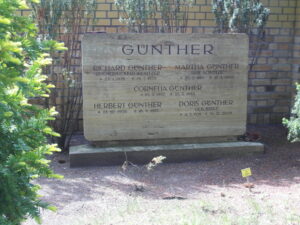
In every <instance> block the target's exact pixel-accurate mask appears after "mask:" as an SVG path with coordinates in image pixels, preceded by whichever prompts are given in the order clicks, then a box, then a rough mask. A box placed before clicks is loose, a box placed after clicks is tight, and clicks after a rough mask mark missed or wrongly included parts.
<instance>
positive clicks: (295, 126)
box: [282, 83, 300, 142]
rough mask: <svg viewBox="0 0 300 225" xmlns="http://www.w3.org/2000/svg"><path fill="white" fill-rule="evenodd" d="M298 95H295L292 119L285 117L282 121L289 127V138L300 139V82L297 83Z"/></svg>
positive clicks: (291, 139) (294, 140)
mask: <svg viewBox="0 0 300 225" xmlns="http://www.w3.org/2000/svg"><path fill="white" fill-rule="evenodd" d="M296 88H297V95H296V96H295V102H294V106H293V108H292V112H291V117H290V119H287V118H283V120H282V123H283V125H284V126H286V127H287V128H288V131H289V132H288V137H287V138H288V140H289V141H291V142H296V141H300V84H298V83H297V84H296Z"/></svg>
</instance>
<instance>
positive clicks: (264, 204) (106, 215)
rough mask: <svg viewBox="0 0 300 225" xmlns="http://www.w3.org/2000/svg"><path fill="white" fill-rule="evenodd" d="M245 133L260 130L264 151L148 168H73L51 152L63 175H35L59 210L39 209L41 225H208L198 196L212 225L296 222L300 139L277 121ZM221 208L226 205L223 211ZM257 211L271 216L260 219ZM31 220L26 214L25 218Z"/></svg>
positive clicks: (299, 197) (299, 194)
mask: <svg viewBox="0 0 300 225" xmlns="http://www.w3.org/2000/svg"><path fill="white" fill-rule="evenodd" d="M248 131H249V132H255V133H259V134H260V136H261V140H260V141H261V142H263V143H264V144H265V150H266V152H265V154H259V155H255V156H247V157H241V158H224V159H219V160H214V161H199V162H187V163H172V164H161V165H159V166H158V167H157V168H156V169H155V170H153V171H151V172H147V171H145V170H144V169H143V168H141V169H138V168H134V167H133V168H131V167H130V168H128V170H127V171H125V172H123V171H122V169H121V165H120V166H114V167H90V168H72V169H71V168H70V167H69V160H68V157H67V155H66V154H62V153H60V154H56V155H54V156H53V157H52V160H53V161H52V164H51V166H52V168H53V169H54V171H55V172H56V173H58V174H62V175H64V179H62V180H52V179H43V178H42V179H39V180H37V183H38V184H40V185H41V186H42V190H41V191H40V193H41V195H43V197H42V199H43V200H45V201H47V202H50V203H51V204H53V205H55V206H57V208H58V210H57V212H51V211H42V219H43V224H45V225H71V224H72V225H73V224H75V225H76V224H82V225H98V224H104V225H106V224H107V225H110V224H113V225H115V224H130V225H131V224H141V225H142V224H168V225H173V224H195V225H200V224H213V223H210V222H197V219H199V218H200V217H199V218H198V217H197V215H198V214H197V213H194V211H195V212H196V211H197V210H195V209H197V204H198V203H199V202H201V204H202V206H201V207H202V208H201V209H202V211H201V212H203V216H206V214H207V213H211V215H212V217H211V218H206V219H210V221H211V220H213V219H217V215H220V217H221V216H222V219H221V220H218V221H221V222H215V223H214V224H222V225H223V224H238V225H239V224H278V225H285V224H293V225H294V224H295V225H298V224H300V219H299V218H300V143H288V142H287V141H286V130H285V129H283V128H282V127H281V126H256V127H249V128H248ZM82 142H83V139H82V137H81V136H76V138H75V139H74V140H73V144H80V143H82ZM64 160H65V161H66V162H65V163H61V162H62V161H64ZM247 167H250V168H251V169H252V173H253V175H252V176H251V180H250V181H251V182H252V183H253V184H254V188H253V189H250V190H249V189H248V188H246V187H245V186H244V183H245V179H244V178H242V177H241V172H240V170H241V169H243V168H247ZM249 204H250V205H252V206H253V207H252V206H251V207H252V211H251V213H252V212H253V209H255V210H256V212H257V214H255V215H256V217H255V218H254V217H251V218H250V219H251V220H247V221H248V222H247V221H246V222H245V221H244V220H243V221H244V222H243V223H242V222H232V221H236V220H235V219H236V217H240V218H244V216H247V213H248V212H250V211H249V210H250V209H249V207H248V206H249ZM203 205H205V207H204V206H203ZM221 206H222V207H223V208H224V207H225V208H226V207H227V208H226V209H225V211H224V212H223V211H222V212H223V213H220V212H221V211H220V210H221V209H220V207H221ZM174 208H176V210H175V211H174ZM185 209H186V210H187V211H184V210H185ZM193 210H194V211H193ZM218 210H219V211H218ZM226 210H229V211H226ZM234 210H235V211H236V212H235V211H234ZM233 211H234V212H233ZM116 212H117V213H116ZM191 212H193V213H191ZM197 212H200V211H197ZM227 212H228V213H227ZM262 212H264V213H267V214H268V213H269V215H268V216H267V217H260V215H261V214H262ZM168 213H172V214H168ZM190 213H191V214H190ZM218 213H219V214H218ZM228 214H231V216H232V217H230V218H229V217H228V216H229V215H228ZM252 214H253V213H252ZM252 214H251V215H252ZM176 215H177V216H178V215H180V218H181V219H182V218H184V219H185V221H184V220H182V221H181V220H180V219H179V217H178V218H177V217H176ZM224 216H226V218H225V217H224ZM276 216H278V218H277V219H276V221H274V218H276ZM201 218H203V217H201ZM201 218H200V219H199V220H201ZM224 218H225V219H224ZM228 218H229V219H228ZM259 218H262V219H261V220H260V219H259ZM254 219H257V220H254ZM187 221H188V222H187ZM207 221H208V220H207ZM224 221H225V222H224ZM226 221H227V222H226ZM228 221H229V222H228ZM240 221H242V220H240ZM298 222H299V223H298ZM33 224H36V223H35V222H34V221H32V220H28V221H27V222H25V223H24V225H33Z"/></svg>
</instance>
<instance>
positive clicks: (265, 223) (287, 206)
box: [70, 196, 300, 225]
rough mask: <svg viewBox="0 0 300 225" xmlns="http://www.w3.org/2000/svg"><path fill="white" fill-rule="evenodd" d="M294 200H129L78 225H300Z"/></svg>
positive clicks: (138, 198) (84, 218)
mask: <svg viewBox="0 0 300 225" xmlns="http://www.w3.org/2000/svg"><path fill="white" fill-rule="evenodd" d="M294 207H295V206H294V203H293V201H292V200H290V201H287V202H285V203H284V202H283V204H282V205H280V206H275V205H273V204H272V202H270V201H267V202H266V201H264V200H258V199H256V198H255V196H248V197H247V198H246V199H242V200H241V201H240V202H238V203H235V202H233V201H232V200H230V199H229V200H227V199H226V198H223V197H220V198H219V199H217V200H214V201H211V200H208V199H206V200H205V199H203V200H158V201H152V202H149V201H145V200H144V199H142V198H141V197H136V198H129V199H128V200H127V201H126V202H124V203H123V204H120V205H119V206H114V207H111V208H107V209H106V210H104V211H101V212H99V215H98V216H96V217H93V218H90V217H82V218H80V219H78V218H76V220H74V223H70V224H76V225H83V224H84V225H110V224H112V225H115V224H120V225H121V224H122V225H141V224H143V225H158V224H159V225H202V224H203V225H269V224H270V225H299V224H300V214H297V212H295V211H294V210H293V209H294ZM75 221H77V222H75Z"/></svg>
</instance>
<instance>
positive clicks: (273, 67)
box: [25, 0, 300, 129]
mask: <svg viewBox="0 0 300 225" xmlns="http://www.w3.org/2000/svg"><path fill="white" fill-rule="evenodd" d="M195 1H196V2H195V5H194V6H193V7H192V8H191V9H190V12H189V15H188V18H189V21H188V28H187V32H198V33H212V32H214V28H215V22H214V16H213V14H212V13H211V0H195ZM262 3H263V4H264V5H265V6H267V7H268V8H270V10H271V14H270V17H269V22H268V24H267V29H266V30H267V32H266V41H267V42H266V45H265V47H264V49H263V50H262V52H261V55H260V57H259V58H258V61H257V64H256V65H255V66H254V67H253V71H252V72H251V73H249V88H248V123H249V124H273V123H281V120H282V117H284V116H288V115H289V112H290V107H291V104H292V100H293V93H294V92H295V91H294V90H295V86H294V83H295V81H297V80H299V81H300V1H297V0H262ZM25 13H28V12H25ZM95 16H96V21H95V24H94V25H93V27H91V29H92V30H93V31H102V32H107V33H114V32H128V29H127V27H126V25H124V24H122V23H121V22H120V21H119V13H118V11H117V8H116V6H115V5H114V0H98V3H97V9H96V13H95ZM80 129H82V118H81V121H80Z"/></svg>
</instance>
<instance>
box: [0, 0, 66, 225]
mask: <svg viewBox="0 0 300 225" xmlns="http://www.w3.org/2000/svg"><path fill="white" fill-rule="evenodd" d="M33 1H34V0H30V1H28V2H33ZM26 7H27V6H26V1H24V0H0V224H1V225H17V224H20V223H21V222H22V221H23V220H25V219H26V218H28V217H33V218H36V219H37V220H38V221H39V210H40V208H49V209H51V207H50V206H49V205H48V204H46V203H44V202H42V201H41V200H40V199H39V198H38V195H37V191H38V189H39V186H38V185H34V184H33V183H32V181H33V179H34V178H37V177H39V176H45V177H58V175H55V174H53V172H52V170H51V169H50V168H49V165H48V163H49V161H48V160H46V159H45V155H47V154H51V153H52V152H54V151H58V150H59V149H58V148H56V146H55V145H48V144H47V135H56V133H54V132H53V131H52V129H51V128H50V127H48V125H47V121H48V120H53V119H54V118H53V116H54V115H55V113H56V112H55V110H54V109H51V110H48V109H43V108H42V107H40V106H36V105H31V104H29V103H28V100H29V99H30V98H35V97H47V95H48V93H49V88H51V86H49V85H47V84H46V83H45V82H43V81H44V80H45V79H46V76H43V75H42V74H41V73H42V69H41V68H42V66H44V65H47V64H49V63H50V62H51V59H50V58H49V57H48V55H47V54H46V52H47V51H50V50H51V51H52V50H53V49H62V48H63V47H62V45H61V44H58V43H56V42H53V41H48V42H40V41H37V30H36V26H35V24H33V23H32V22H31V20H30V19H29V18H28V17H27V18H25V17H22V16H17V10H20V9H24V8H26Z"/></svg>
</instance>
